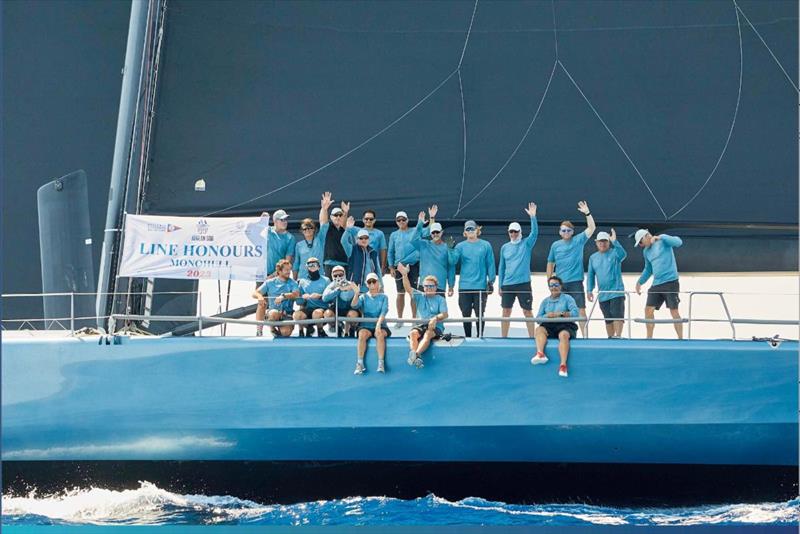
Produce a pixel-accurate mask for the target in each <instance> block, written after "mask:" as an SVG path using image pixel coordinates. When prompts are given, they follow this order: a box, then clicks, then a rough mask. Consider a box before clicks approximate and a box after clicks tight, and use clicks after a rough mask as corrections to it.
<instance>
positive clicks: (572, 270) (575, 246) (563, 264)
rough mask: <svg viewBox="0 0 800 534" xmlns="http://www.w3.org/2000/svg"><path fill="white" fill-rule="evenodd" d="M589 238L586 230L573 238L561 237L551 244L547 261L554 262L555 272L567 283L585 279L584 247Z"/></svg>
mask: <svg viewBox="0 0 800 534" xmlns="http://www.w3.org/2000/svg"><path fill="white" fill-rule="evenodd" d="M588 240H589V236H588V235H586V232H581V233H579V234H578V235H576V236H573V237H572V238H571V239H559V240H557V241H556V242H554V243H553V244H552V245H550V253H549V254H548V255H547V263H554V264H555V266H556V268H555V271H554V274H555V275H556V276H558V277H559V278H561V280H562V281H563V282H564V283H565V284H566V283H569V282H580V281H582V280H583V247H584V246H585V245H586V242H587V241H588Z"/></svg>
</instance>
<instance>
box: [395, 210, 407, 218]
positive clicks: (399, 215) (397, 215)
mask: <svg viewBox="0 0 800 534" xmlns="http://www.w3.org/2000/svg"><path fill="white" fill-rule="evenodd" d="M400 217H404V218H406V219H408V215H406V212H404V211H398V212H397V213H395V214H394V218H395V219H399V218H400Z"/></svg>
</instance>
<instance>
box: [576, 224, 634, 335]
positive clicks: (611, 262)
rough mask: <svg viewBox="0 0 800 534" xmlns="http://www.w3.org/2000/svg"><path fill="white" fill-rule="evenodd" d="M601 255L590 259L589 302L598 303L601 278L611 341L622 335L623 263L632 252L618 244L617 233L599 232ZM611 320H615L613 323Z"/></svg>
mask: <svg viewBox="0 0 800 534" xmlns="http://www.w3.org/2000/svg"><path fill="white" fill-rule="evenodd" d="M595 244H596V245H597V252H595V253H594V254H592V255H591V256H589V270H588V273H587V274H586V291H587V293H586V297H587V298H588V299H589V302H592V301H594V294H593V293H592V291H594V283H595V278H597V289H598V296H597V300H598V301H599V302H600V311H602V312H603V317H605V318H606V334H608V337H609V338H619V337H621V336H622V326H623V324H624V321H623V320H622V319H623V317H625V284H623V282H622V262H623V261H625V258H626V257H628V253H627V252H625V249H624V248H622V245H620V243H619V241H617V232H616V231H614V229H613V228H612V229H611V234H608V233H607V232H598V233H597V239H595ZM609 318H611V319H612V320H609Z"/></svg>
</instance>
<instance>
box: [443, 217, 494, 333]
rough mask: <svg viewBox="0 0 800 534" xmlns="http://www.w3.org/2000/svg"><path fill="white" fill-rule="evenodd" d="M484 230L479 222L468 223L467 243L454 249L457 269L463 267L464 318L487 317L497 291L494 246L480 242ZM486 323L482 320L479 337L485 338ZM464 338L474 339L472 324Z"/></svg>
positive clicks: (460, 297) (460, 282)
mask: <svg viewBox="0 0 800 534" xmlns="http://www.w3.org/2000/svg"><path fill="white" fill-rule="evenodd" d="M480 235H481V228H480V226H478V225H477V223H476V222H475V221H472V220H469V221H467V222H465V223H464V237H466V239H465V240H464V241H462V242H461V243H459V244H457V245H456V248H454V249H453V268H455V266H456V265H459V264H460V265H461V275H460V276H459V278H458V307H459V308H460V309H461V316H462V317H470V316H471V315H472V313H473V312H474V313H475V317H478V318H481V319H482V318H483V316H484V315H486V302H487V301H488V300H489V295H491V294H492V291H493V289H494V287H493V285H494V279H495V276H496V269H495V265H494V251H493V250H492V245H491V244H490V243H489V242H488V241H485V240H483V239H479V237H480ZM484 324H485V321H483V320H479V321H478V323H477V325H476V328H475V333H476V335H477V337H481V336H482V335H483V328H484ZM464 335H465V336H466V337H470V336H471V335H472V323H470V322H465V323H464Z"/></svg>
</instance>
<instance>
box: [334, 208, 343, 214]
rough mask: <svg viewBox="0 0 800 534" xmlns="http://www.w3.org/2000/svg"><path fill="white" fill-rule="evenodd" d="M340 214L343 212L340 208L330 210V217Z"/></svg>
mask: <svg viewBox="0 0 800 534" xmlns="http://www.w3.org/2000/svg"><path fill="white" fill-rule="evenodd" d="M340 213H344V212H343V211H342V208H333V209H332V210H331V215H338V214H340Z"/></svg>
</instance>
